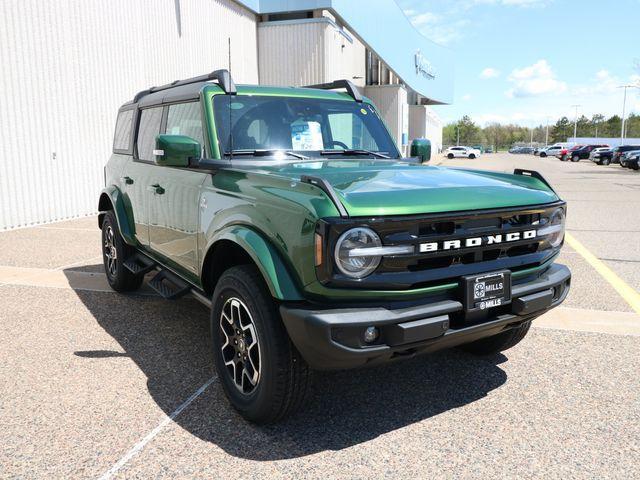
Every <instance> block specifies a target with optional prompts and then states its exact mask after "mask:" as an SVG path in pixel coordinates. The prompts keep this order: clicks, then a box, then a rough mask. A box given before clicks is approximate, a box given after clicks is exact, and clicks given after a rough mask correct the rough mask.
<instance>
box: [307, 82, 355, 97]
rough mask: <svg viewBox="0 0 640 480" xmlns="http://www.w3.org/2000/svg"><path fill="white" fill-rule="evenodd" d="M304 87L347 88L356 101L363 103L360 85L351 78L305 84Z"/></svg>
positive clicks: (323, 88)
mask: <svg viewBox="0 0 640 480" xmlns="http://www.w3.org/2000/svg"><path fill="white" fill-rule="evenodd" d="M304 88H319V89H321V90H333V89H335V88H346V89H347V93H348V94H349V95H351V96H352V97H353V99H354V100H355V101H356V102H359V103H362V95H360V91H359V90H358V87H356V86H355V85H354V84H353V83H352V82H351V81H349V80H334V81H333V82H331V83H319V84H318V85H305V86H304Z"/></svg>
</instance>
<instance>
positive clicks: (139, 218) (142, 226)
mask: <svg viewBox="0 0 640 480" xmlns="http://www.w3.org/2000/svg"><path fill="white" fill-rule="evenodd" d="M139 118H140V120H139V122H138V132H137V137H136V138H137V140H136V143H135V147H134V152H133V161H132V162H128V163H127V166H126V168H125V169H124V171H123V177H122V179H121V184H122V187H123V193H124V195H125V197H126V199H127V200H128V203H129V204H130V205H131V215H132V218H133V226H134V229H135V236H136V239H137V240H138V242H140V244H141V245H143V246H149V209H150V203H149V202H150V199H151V192H150V185H151V184H152V183H153V182H152V177H153V175H154V170H156V169H157V168H159V167H157V166H156V165H155V163H154V157H153V150H154V148H155V139H156V136H157V135H158V133H160V125H161V123H162V107H151V108H145V109H143V110H141V111H140V116H139Z"/></svg>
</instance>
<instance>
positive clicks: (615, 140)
mask: <svg viewBox="0 0 640 480" xmlns="http://www.w3.org/2000/svg"><path fill="white" fill-rule="evenodd" d="M567 142H570V143H579V144H581V145H609V146H610V147H618V146H620V145H622V140H621V139H620V137H577V138H574V137H569V138H567ZM624 144H625V145H640V138H625V139H624Z"/></svg>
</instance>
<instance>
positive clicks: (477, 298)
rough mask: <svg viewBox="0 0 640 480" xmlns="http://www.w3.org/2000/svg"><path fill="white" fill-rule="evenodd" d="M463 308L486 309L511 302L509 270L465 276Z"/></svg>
mask: <svg viewBox="0 0 640 480" xmlns="http://www.w3.org/2000/svg"><path fill="white" fill-rule="evenodd" d="M465 283H466V288H465V309H466V310H467V311H469V310H486V309H487V308H492V307H499V306H501V305H505V304H507V303H509V302H511V272H509V271H508V270H505V271H502V272H492V273H484V274H481V275H472V276H468V277H465Z"/></svg>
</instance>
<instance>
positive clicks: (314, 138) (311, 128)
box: [291, 120, 324, 150]
mask: <svg viewBox="0 0 640 480" xmlns="http://www.w3.org/2000/svg"><path fill="white" fill-rule="evenodd" d="M291 147H292V149H293V150H323V149H324V143H323V141H322V131H321V129H320V123H319V122H305V121H303V120H296V121H295V122H294V123H292V124H291Z"/></svg>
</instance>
